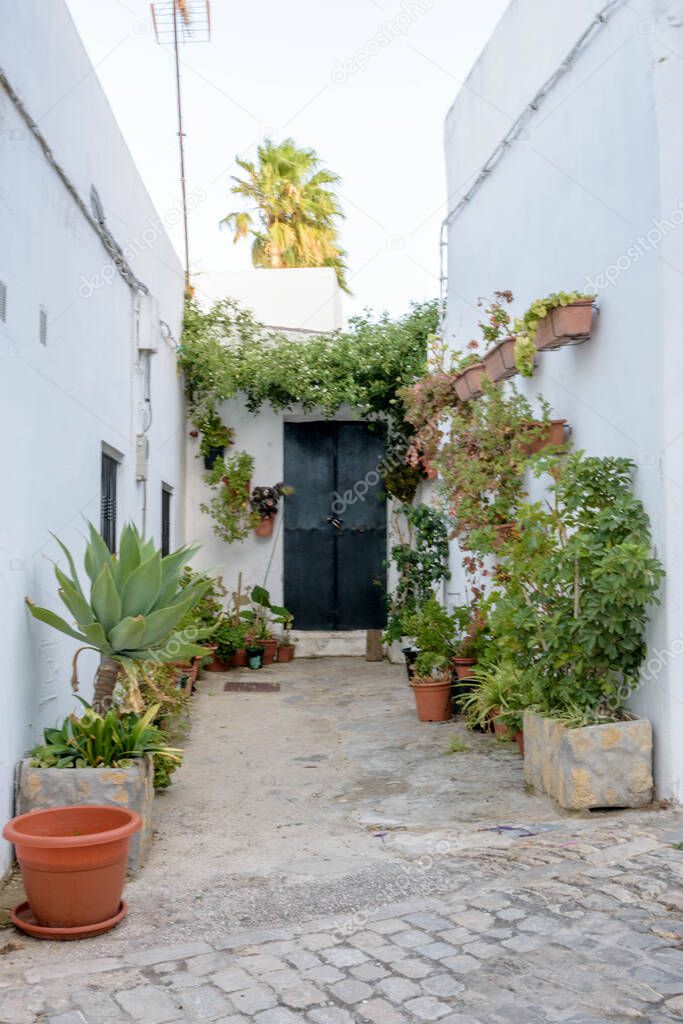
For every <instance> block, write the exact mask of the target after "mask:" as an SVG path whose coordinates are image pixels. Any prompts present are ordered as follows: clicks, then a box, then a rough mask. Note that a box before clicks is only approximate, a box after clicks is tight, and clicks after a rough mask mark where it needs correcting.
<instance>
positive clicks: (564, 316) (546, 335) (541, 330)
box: [535, 299, 593, 352]
mask: <svg viewBox="0 0 683 1024" xmlns="http://www.w3.org/2000/svg"><path fill="white" fill-rule="evenodd" d="M592 323H593V299H577V301H576V302H572V303H571V305H569V306H558V307H557V309H551V310H550V312H549V313H548V315H547V316H546V317H543V319H542V320H541V321H540V323H539V325H538V327H537V329H536V338H535V342H536V348H537V349H538V350H539V352H544V351H547V350H549V349H554V348H562V346H563V345H579V344H580V343H581V342H582V341H586V339H587V338H590V335H591V326H592Z"/></svg>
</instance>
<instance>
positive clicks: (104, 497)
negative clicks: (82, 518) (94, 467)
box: [100, 452, 119, 554]
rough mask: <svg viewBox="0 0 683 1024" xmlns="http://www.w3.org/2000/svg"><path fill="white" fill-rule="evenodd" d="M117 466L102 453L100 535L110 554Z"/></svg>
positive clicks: (109, 456)
mask: <svg viewBox="0 0 683 1024" xmlns="http://www.w3.org/2000/svg"><path fill="white" fill-rule="evenodd" d="M118 470H119V464H118V462H117V460H116V459H115V458H113V457H112V456H111V455H108V454H107V452H102V489H101V497H100V533H101V534H102V539H103V540H104V543H105V544H106V545H107V547H108V548H109V550H110V551H111V553H112V554H114V553H115V551H116V482H117V476H118Z"/></svg>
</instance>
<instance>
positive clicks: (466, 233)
mask: <svg viewBox="0 0 683 1024" xmlns="http://www.w3.org/2000/svg"><path fill="white" fill-rule="evenodd" d="M604 7H605V4H604V0H575V2H573V3H571V4H548V3H547V2H546V0H513V2H512V3H511V4H510V7H509V8H508V10H507V12H506V14H505V16H504V17H503V19H502V21H501V22H500V24H499V26H498V28H497V30H496V32H495V34H494V36H493V37H492V39H491V40H490V42H489V44H488V45H487V47H486V49H485V51H484V52H483V54H482V56H481V57H480V59H479V61H478V63H477V64H476V66H475V67H474V69H473V71H472V73H471V75H470V76H469V78H468V80H467V83H466V85H465V87H464V88H463V89H462V90H461V92H460V93H459V95H458V97H457V99H456V101H455V103H454V105H453V107H452V109H451V110H450V112H449V114H448V117H447V121H446V131H445V145H446V159H447V169H448V189H449V198H448V203H449V210H453V209H454V208H455V206H456V204H457V202H458V200H459V198H460V197H461V196H462V195H463V194H464V193H465V192H466V191H467V189H469V188H470V187H471V185H472V182H473V180H474V178H475V176H476V174H477V172H478V170H479V169H480V168H481V167H482V166H483V165H484V164H485V162H486V161H487V159H488V158H489V156H490V154H491V153H492V151H493V150H494V148H495V147H496V145H497V143H498V142H499V140H500V139H501V138H502V137H503V136H504V135H505V134H506V132H508V131H509V129H510V127H511V124H512V123H513V121H514V120H515V119H516V118H517V117H518V115H519V114H520V113H521V112H522V110H523V109H524V107H525V105H526V104H527V103H529V101H530V100H531V99H532V98H533V96H534V94H535V93H536V92H537V91H538V90H539V88H540V87H541V85H542V84H543V83H544V82H545V81H546V80H547V79H548V78H549V76H550V75H551V74H552V73H553V72H554V71H555V69H556V68H558V67H559V66H560V65H561V63H562V61H563V60H564V58H565V56H566V55H567V53H568V52H569V51H570V50H571V48H572V47H573V45H574V43H575V42H576V41H577V39H578V38H579V37H580V36H581V34H582V33H583V32H584V30H585V29H586V28H587V27H588V25H589V23H590V22H591V20H592V19H593V18H594V17H595V15H596V14H597V13H599V12H600V10H601V9H603V8H604ZM638 11H639V13H637V12H636V11H635V10H634V8H633V5H626V4H622V5H615V9H614V10H613V12H611V17H610V18H609V20H608V21H607V22H606V23H605V24H604V25H602V27H600V28H598V29H597V31H595V33H594V35H593V36H592V38H591V40H590V41H589V42H588V44H587V45H586V47H585V48H584V49H583V51H582V52H581V53H580V54H579V55H578V57H577V58H576V61H575V63H574V64H573V66H572V68H571V69H570V70H569V71H568V72H567V73H566V74H565V75H564V76H562V77H561V78H560V79H559V80H558V82H557V84H556V85H555V86H554V87H553V88H552V89H551V90H550V91H549V92H548V94H547V96H546V97H545V99H544V100H543V102H542V103H541V104H540V106H539V107H538V109H537V110H536V111H535V112H534V113H533V114H532V115H531V117H530V120H529V121H528V123H527V125H526V130H525V132H524V133H523V135H522V136H521V137H520V138H519V139H518V140H517V141H515V142H513V143H512V144H511V145H510V146H509V147H508V148H507V150H506V151H505V153H504V154H503V156H502V157H501V159H500V160H499V161H498V163H497V165H496V166H495V167H494V168H493V169H492V170H491V172H490V173H489V175H488V176H487V177H486V179H485V180H484V181H483V183H482V184H481V187H479V188H478V190H477V191H476V192H475V193H474V195H473V196H472V198H471V199H470V201H469V202H468V203H467V205H466V206H465V208H464V209H463V211H462V213H460V215H459V216H457V217H456V218H455V219H453V220H452V222H451V223H450V225H449V227H448V313H447V321H446V333H447V337H448V339H449V341H450V342H451V343H452V344H453V346H454V347H459V344H458V343H466V342H467V341H468V340H469V339H470V338H471V337H479V336H480V332H479V331H478V329H477V323H478V321H479V320H480V319H481V310H480V308H479V307H478V306H477V302H478V299H479V297H480V296H492V294H493V292H494V291H495V290H496V289H511V290H512V291H513V292H514V295H515V299H516V303H515V309H516V311H517V312H518V313H520V314H521V313H522V312H523V310H524V309H525V308H526V307H527V306H528V305H529V303H530V302H531V301H533V299H535V298H537V297H540V296H543V295H545V294H548V293H549V292H553V291H559V290H565V291H569V290H572V289H578V290H583V291H591V290H593V289H595V290H596V291H597V293H598V304H599V309H600V312H599V317H598V319H597V322H596V325H595V328H594V331H593V337H592V339H591V340H590V341H589V342H587V343H586V344H584V345H581V346H577V347H571V348H564V349H561V350H560V351H556V352H551V353H545V354H542V355H541V356H540V358H539V364H538V367H537V370H536V372H535V374H534V376H533V378H532V379H530V380H524V379H523V378H520V377H516V378H515V381H516V382H517V384H518V386H519V387H520V389H521V390H522V391H523V392H524V393H526V394H527V395H528V396H529V397H530V398H532V397H533V396H536V395H538V394H539V393H540V394H542V395H543V396H544V397H545V398H546V399H548V401H549V402H550V403H551V405H552V410H553V416H556V417H565V418H566V419H567V420H568V421H569V423H570V424H571V426H572V429H573V436H572V440H573V444H574V447H575V448H578V449H585V450H586V451H587V452H588V453H589V454H593V455H620V456H627V457H629V458H631V459H633V460H634V461H635V463H636V464H637V474H636V490H637V493H638V494H639V496H640V497H641V498H642V499H643V501H644V502H645V505H646V507H647V510H648V512H649V514H650V517H651V519H652V527H653V535H654V544H655V549H656V552H657V554H658V555H659V557H660V558H662V560H663V561H664V564H665V567H666V570H667V580H666V584H665V586H664V589H663V594H662V605H661V607H660V608H659V609H657V610H656V611H655V613H654V615H653V621H652V626H651V629H650V636H649V639H650V645H651V654H653V656H654V660H653V662H652V664H650V663H648V666H649V670H648V671H646V676H647V678H646V679H645V680H644V682H643V685H642V686H641V689H640V690H639V692H638V693H637V694H636V696H635V697H634V698H633V702H632V703H633V707H634V708H635V709H636V710H637V711H638V712H640V713H642V714H644V715H646V716H647V717H648V718H650V719H651V720H652V723H653V725H654V729H655V740H656V750H655V757H656V777H657V788H658V794H659V796H660V797H662V798H673V799H676V800H680V799H681V797H682V796H683V747H681V744H680V742H679V736H680V733H681V729H683V659H681V656H680V654H681V649H683V642H681V641H682V640H683V635H682V634H681V629H682V628H683V627H682V626H681V622H682V621H683V618H682V614H681V613H682V611H683V583H682V576H681V562H682V560H683V503H682V500H681V495H682V494H683V406H682V404H681V401H680V387H681V382H683V366H682V360H683V356H682V354H681V353H682V347H681V342H680V336H679V334H680V323H681V321H682V319H683V287H682V282H683V212H681V211H683V191H682V190H681V182H682V181H683V128H682V127H681V121H680V114H679V110H680V97H681V95H683V64H682V63H681V60H680V57H679V56H678V54H680V52H681V48H682V47H683V27H682V26H683V4H681V3H680V2H678V0H676V2H674V3H673V4H670V3H664V2H660V0H644V2H643V3H641V4H639V5H638ZM520 382H521V383H520ZM453 561H454V579H453V581H452V582H451V584H450V587H449V589H450V591H451V594H457V593H458V591H459V589H461V587H462V580H461V578H460V577H459V575H458V568H459V559H458V558H457V557H456V556H455V553H454V559H453ZM672 645H673V646H672ZM661 651H664V652H667V653H665V654H664V655H663V656H662V657H661V659H658V658H657V652H661Z"/></svg>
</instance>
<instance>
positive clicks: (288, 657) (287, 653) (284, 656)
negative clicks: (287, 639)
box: [277, 644, 296, 664]
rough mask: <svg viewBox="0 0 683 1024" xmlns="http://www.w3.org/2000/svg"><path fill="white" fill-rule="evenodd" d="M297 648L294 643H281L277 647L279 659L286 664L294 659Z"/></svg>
mask: <svg viewBox="0 0 683 1024" xmlns="http://www.w3.org/2000/svg"><path fill="white" fill-rule="evenodd" d="M295 650H296V648H295V646H294V644H280V646H279V647H278V649H277V660H278V661H279V662H282V663H284V664H286V663H287V662H290V661H293V660H294V652H295Z"/></svg>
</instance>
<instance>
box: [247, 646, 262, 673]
mask: <svg viewBox="0 0 683 1024" xmlns="http://www.w3.org/2000/svg"><path fill="white" fill-rule="evenodd" d="M246 654H247V667H248V668H250V669H258V668H263V647H260V646H259V647H247V650H246Z"/></svg>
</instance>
